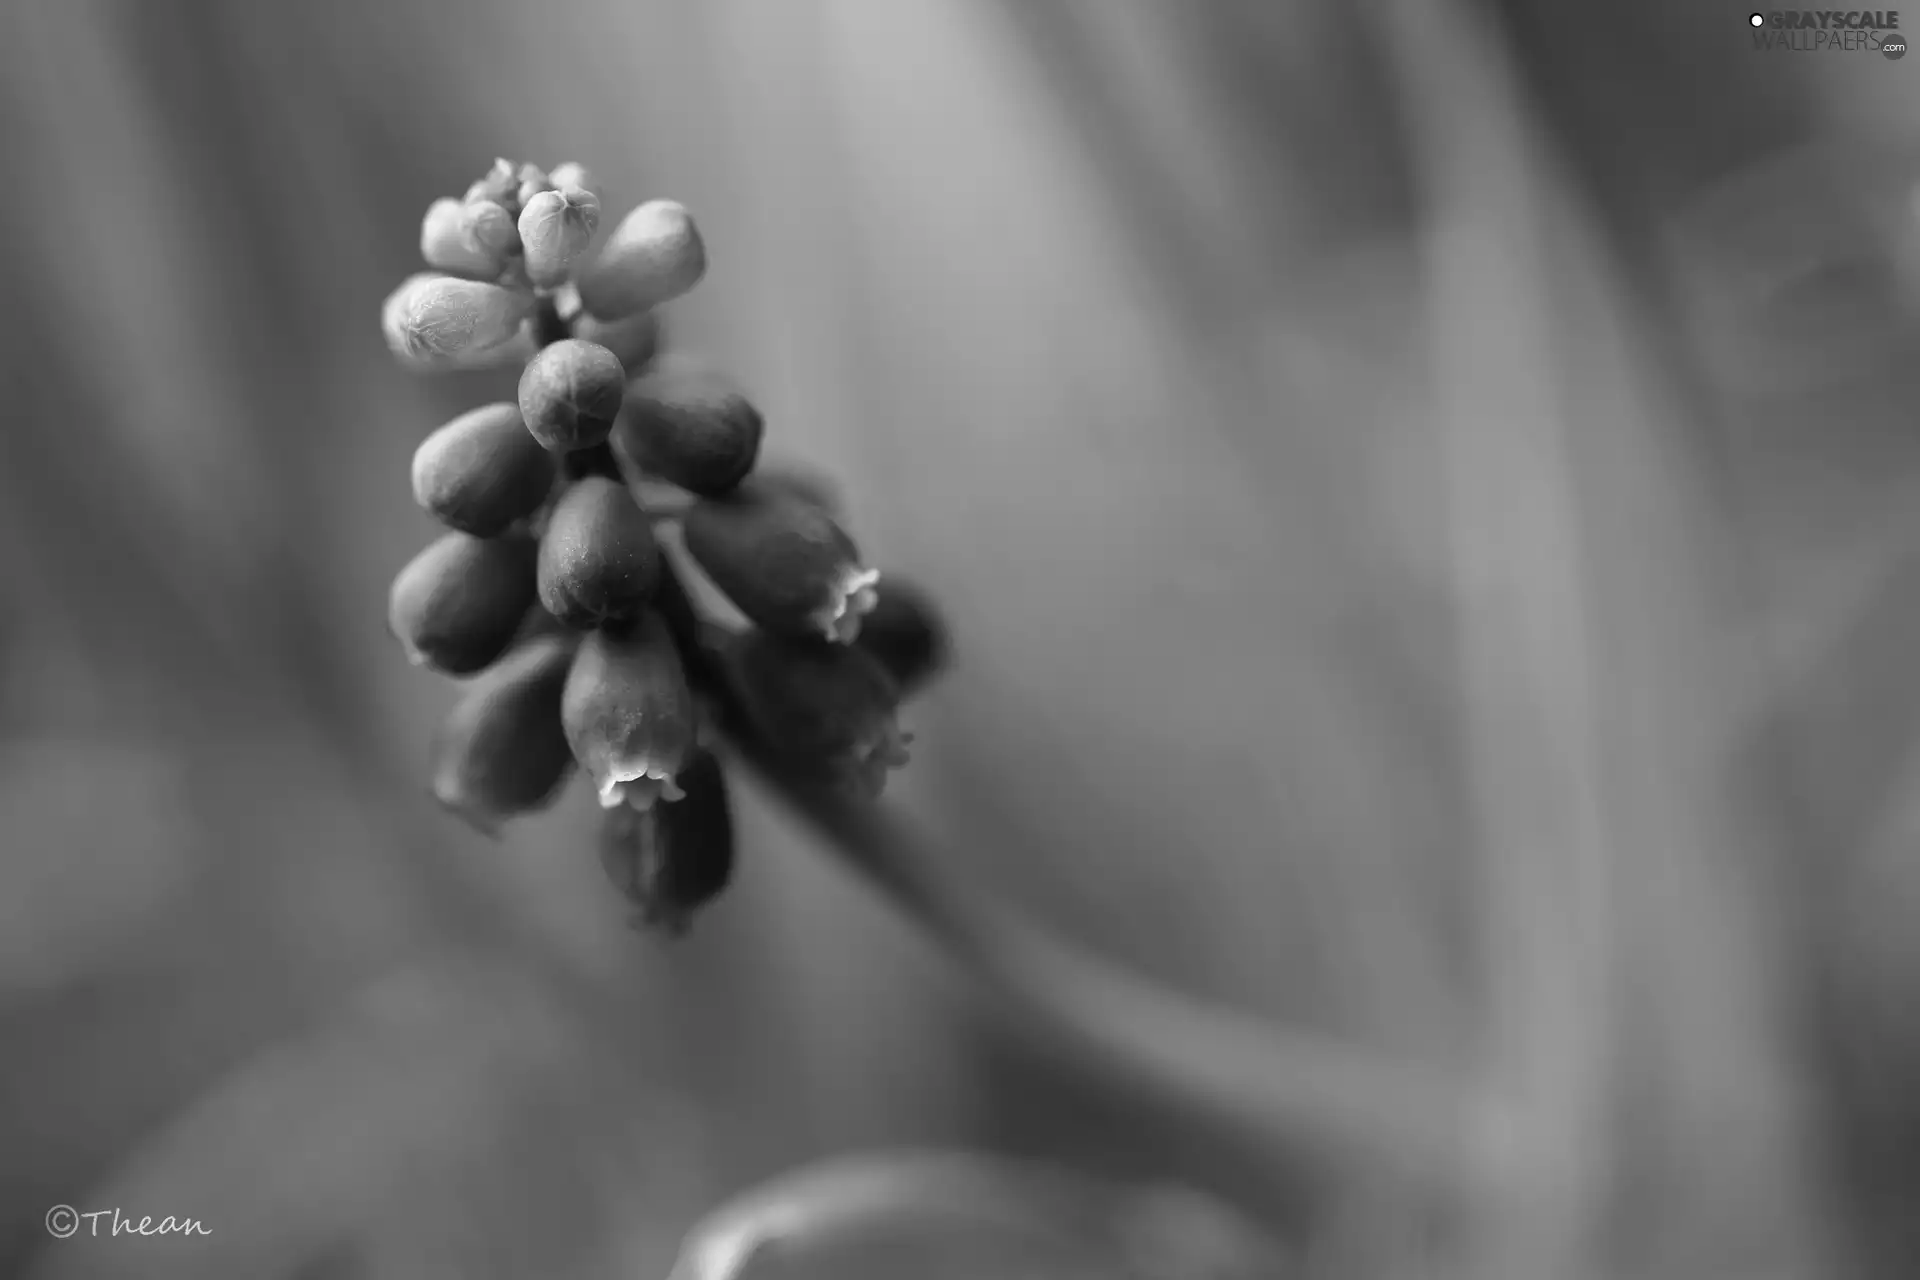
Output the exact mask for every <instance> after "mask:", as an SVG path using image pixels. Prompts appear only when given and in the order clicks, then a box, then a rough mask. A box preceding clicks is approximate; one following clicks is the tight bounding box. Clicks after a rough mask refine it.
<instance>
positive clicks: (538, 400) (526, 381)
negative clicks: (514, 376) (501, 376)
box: [520, 338, 627, 453]
mask: <svg viewBox="0 0 1920 1280" xmlns="http://www.w3.org/2000/svg"><path fill="white" fill-rule="evenodd" d="M626 380H627V372H626V370H625V369H623V368H622V367H621V366H620V360H619V357H617V356H615V355H614V354H613V352H611V351H609V350H607V349H606V348H605V347H602V346H599V345H597V344H595V343H592V342H582V341H581V340H580V339H578V338H562V339H561V340H560V341H558V342H555V343H552V344H550V345H548V346H546V347H543V348H541V350H540V353H539V354H538V355H536V356H534V357H533V359H531V360H529V361H527V367H526V368H525V369H524V370H522V371H521V374H520V416H521V417H522V418H524V419H525V420H526V423H527V430H529V431H531V432H533V438H534V439H535V440H538V441H539V442H540V443H541V444H542V445H544V446H546V447H547V448H548V449H551V450H552V451H553V452H555V453H571V452H573V451H574V450H575V449H586V448H590V447H592V446H593V445H596V444H604V443H606V439H607V435H608V433H609V432H611V431H612V430H613V420H614V418H615V416H616V415H618V414H619V412H620V401H621V398H622V396H623V394H624V389H625V386H626Z"/></svg>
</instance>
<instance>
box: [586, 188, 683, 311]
mask: <svg viewBox="0 0 1920 1280" xmlns="http://www.w3.org/2000/svg"><path fill="white" fill-rule="evenodd" d="M706 271H707V250H706V245H705V244H704V243H703V242H702V241H701V239H700V230H699V228H698V227H696V226H695V225H694V222H693V215H692V214H690V213H688V212H687V210H686V206H684V205H681V204H678V203H676V202H674V201H672V200H651V201H648V202H647V203H646V204H643V205H641V206H640V207H639V208H637V209H635V210H634V211H633V212H632V213H629V214H628V215H627V216H626V217H625V218H623V219H621V221H620V225H619V226H617V227H615V228H614V229H613V232H612V234H611V235H609V236H608V237H607V243H606V246H605V247H604V248H602V249H601V251H600V254H599V256H598V257H597V258H595V259H594V260H593V261H592V262H591V263H589V264H588V265H587V266H586V267H584V268H583V269H582V270H581V272H580V301H581V302H582V303H583V304H584V305H585V306H586V309H587V310H588V311H589V312H590V313H592V314H593V315H596V316H598V317H600V319H602V320H618V319H620V318H621V317H623V316H630V315H632V314H633V313H634V312H636V311H646V310H648V309H650V308H653V307H657V306H659V305H660V304H661V303H663V302H671V301H672V300H673V299H675V298H677V297H679V296H680V295H681V294H683V293H686V292H687V291H688V290H689V289H691V288H693V286H694V285H696V284H698V283H699V282H700V277H701V276H703V275H705V274H706Z"/></svg>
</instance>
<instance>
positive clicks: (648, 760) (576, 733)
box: [560, 611, 695, 809]
mask: <svg viewBox="0 0 1920 1280" xmlns="http://www.w3.org/2000/svg"><path fill="white" fill-rule="evenodd" d="M560 720H561V724H562V725H563V726H564V727H565V729H566V733H567V742H568V743H569V744H570V745H571V746H572V748H573V758H574V759H575V760H577V761H579V762H580V767H581V768H582V769H585V770H586V771H587V774H588V776H589V777H591V778H592V779H593V784H594V786H595V788H596V789H598V791H599V793H600V805H601V807H602V808H605V809H611V808H613V807H615V806H616V805H621V804H626V805H631V806H632V807H634V808H636V809H645V808H648V807H649V806H651V805H652V804H653V803H654V802H655V801H656V800H667V801H674V800H678V799H680V796H681V792H680V788H679V787H678V786H677V785H676V784H675V782H674V779H675V776H676V775H677V774H678V773H679V772H680V770H681V768H682V767H683V766H684V765H685V764H686V763H687V760H688V758H689V757H690V756H691V755H692V753H693V749H694V725H695V712H694V703H693V690H692V689H691V688H690V687H689V686H688V684H687V676H686V671H685V669H684V668H683V667H682V666H681V662H680V654H679V651H678V650H676V649H675V648H674V646H673V637H672V635H670V634H669V633H668V631H667V626H666V623H664V622H663V621H661V619H660V616H659V615H658V614H656V613H653V612H651V611H649V612H646V613H642V614H641V615H640V616H639V618H638V619H636V620H635V621H634V622H633V623H632V624H631V625H629V626H625V627H620V628H607V629H605V630H601V631H595V632H593V633H592V634H590V635H589V636H587V638H586V640H585V641H584V642H583V643H582V644H581V646H580V652H579V653H578V654H576V655H575V657H574V660H573V670H572V671H571V672H570V673H569V674H568V676H567V687H566V690H565V691H564V693H563V694H562V695H561V701H560Z"/></svg>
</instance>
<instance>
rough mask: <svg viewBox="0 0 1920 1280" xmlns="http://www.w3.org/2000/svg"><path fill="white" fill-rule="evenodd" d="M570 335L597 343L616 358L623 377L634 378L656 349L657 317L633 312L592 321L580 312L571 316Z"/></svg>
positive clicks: (655, 313) (657, 345)
mask: <svg viewBox="0 0 1920 1280" xmlns="http://www.w3.org/2000/svg"><path fill="white" fill-rule="evenodd" d="M573 336H574V337H576V338H579V339H581V340H583V341H586V342H597V343H599V344H600V345H601V346H603V347H605V348H606V349H607V350H609V351H611V352H613V354H614V355H616V356H618V357H619V358H620V364H621V367H623V368H624V369H626V371H627V377H629V378H637V377H639V376H640V375H641V374H642V373H645V372H646V371H647V366H648V365H649V364H651V363H652V361H653V358H654V356H655V355H656V354H658V352H659V350H660V316H659V314H658V313H657V312H653V311H636V312H635V313H634V314H632V315H630V316H626V317H624V318H623V319H619V320H596V319H595V318H594V317H592V316H590V315H588V314H587V313H586V312H584V311H582V312H580V313H579V314H578V315H576V316H575V317H574V318H573Z"/></svg>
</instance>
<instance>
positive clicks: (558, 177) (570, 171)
mask: <svg viewBox="0 0 1920 1280" xmlns="http://www.w3.org/2000/svg"><path fill="white" fill-rule="evenodd" d="M547 181H548V182H551V183H552V184H553V185H554V189H555V190H557V191H565V190H566V189H567V188H568V187H579V188H580V189H581V190H582V191H591V192H593V194H594V195H596V196H597V195H599V194H600V181H599V179H597V178H595V177H594V176H593V171H592V170H590V169H588V168H587V167H586V166H585V165H583V164H581V163H580V162H579V161H578V160H566V161H563V162H561V163H560V164H557V165H555V166H553V169H552V171H551V172H549V173H548V174H547Z"/></svg>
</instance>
